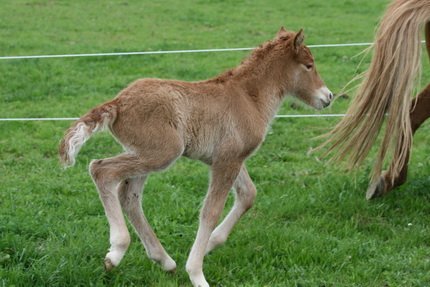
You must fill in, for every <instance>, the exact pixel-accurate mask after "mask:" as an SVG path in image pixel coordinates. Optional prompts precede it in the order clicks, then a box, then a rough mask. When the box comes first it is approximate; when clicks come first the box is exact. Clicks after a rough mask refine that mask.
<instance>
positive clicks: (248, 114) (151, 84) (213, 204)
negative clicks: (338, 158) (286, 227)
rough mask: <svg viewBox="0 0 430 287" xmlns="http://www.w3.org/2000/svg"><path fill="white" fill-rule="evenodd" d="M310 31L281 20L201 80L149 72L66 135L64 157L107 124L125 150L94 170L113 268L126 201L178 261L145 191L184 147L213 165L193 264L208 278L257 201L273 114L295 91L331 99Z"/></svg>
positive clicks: (157, 252) (314, 102)
mask: <svg viewBox="0 0 430 287" xmlns="http://www.w3.org/2000/svg"><path fill="white" fill-rule="evenodd" d="M303 39H304V36H303V31H302V30H301V31H299V32H298V33H293V32H287V31H286V30H285V29H283V28H281V30H280V31H279V32H278V34H277V36H276V37H275V39H273V40H271V41H268V42H266V43H265V44H263V45H262V46H261V47H259V48H257V49H256V50H254V52H253V53H252V54H251V56H250V57H249V58H248V59H246V60H245V61H244V62H243V63H242V64H241V65H239V66H238V67H236V68H234V69H232V70H230V71H227V72H225V73H223V74H221V75H219V76H218V77H215V78H213V79H209V80H206V81H200V82H191V83H190V82H183V81H176V80H160V79H141V80H138V81H136V82H134V83H132V84H131V85H130V86H128V87H127V88H126V89H124V90H123V91H122V92H120V93H119V95H118V96H117V97H116V98H115V99H113V100H111V101H109V102H107V103H105V104H102V105H100V106H98V107H96V108H94V109H93V110H91V111H90V112H88V113H87V114H85V115H84V116H82V117H81V118H80V119H79V120H78V121H76V122H75V123H74V124H73V125H72V126H71V128H70V129H69V130H68V131H67V132H66V135H65V137H64V139H63V140H62V142H61V144H60V157H61V160H62V162H63V163H64V164H65V165H66V166H67V165H73V164H74V162H75V157H76V155H77V153H78V152H79V149H80V148H81V146H82V145H83V144H84V143H85V141H87V140H88V139H89V138H90V137H91V135H92V134H93V133H95V132H97V131H99V130H102V129H103V128H108V129H109V130H110V131H111V133H112V135H113V136H114V137H115V138H116V139H117V141H118V142H120V143H121V144H122V146H123V147H124V149H125V152H124V153H122V154H120V155H118V156H115V157H111V158H106V159H103V160H94V161H92V162H91V164H90V173H91V176H92V178H93V180H94V183H95V184H96V186H97V189H98V192H99V195H100V199H101V201H102V203H103V206H104V209H105V213H106V216H107V219H108V222H109V225H110V244H111V246H110V249H109V252H108V253H107V254H106V257H105V267H106V269H111V268H113V267H114V266H117V265H118V264H119V263H120V261H121V259H122V258H123V256H124V254H125V252H126V250H127V248H128V246H129V244H130V235H129V233H128V230H127V227H126V224H125V220H124V216H123V214H122V211H121V209H123V210H124V211H125V213H126V214H127V216H128V217H129V219H130V221H131V223H132V224H133V225H134V227H135V229H136V231H137V233H138V235H139V237H140V239H141V240H142V243H143V245H144V247H145V249H146V252H147V253H148V256H149V257H150V258H151V259H152V260H154V261H156V262H158V263H160V264H161V266H162V267H163V269H165V270H167V271H171V270H174V269H175V268H176V263H175V261H173V259H172V258H171V257H170V256H169V255H168V254H167V252H166V251H165V249H164V248H163V246H162V245H161V243H160V241H159V240H158V239H157V237H156V235H155V233H154V231H153V230H152V228H151V226H150V225H149V223H148V221H147V220H146V218H145V217H144V214H143V211H142V206H141V196H142V189H143V184H144V182H145V180H146V178H147V177H148V176H149V174H150V173H152V172H156V171H160V170H163V169H165V168H167V167H168V166H169V165H171V164H172V163H173V162H175V160H176V159H177V158H179V157H180V156H187V157H190V158H193V159H197V160H200V161H203V162H204V163H206V164H208V165H209V166H210V170H211V177H212V178H211V182H210V186H209V190H208V193H207V196H206V199H205V202H204V204H203V208H202V209H201V212H200V225H199V229H198V231H197V236H196V239H195V242H194V244H193V247H192V248H191V252H190V255H189V257H188V260H187V264H186V269H187V272H188V274H189V276H190V279H191V282H192V283H193V285H194V286H202V287H205V286H208V283H207V281H206V279H205V277H204V275H203V258H204V255H205V254H206V253H207V252H209V251H211V250H212V249H213V248H215V247H216V246H218V245H220V244H222V243H223V242H225V240H226V239H227V237H228V235H229V233H230V232H231V230H232V228H233V226H234V225H235V224H236V222H237V221H238V220H239V218H240V217H241V216H242V215H243V214H244V213H245V212H246V211H247V210H248V209H249V208H250V207H251V206H252V204H253V201H254V198H255V195H256V189H255V187H254V184H253V183H252V181H251V178H250V177H249V175H248V172H247V170H246V167H245V160H246V158H247V157H249V156H250V155H251V154H252V153H253V152H254V151H255V150H256V149H257V148H258V147H259V145H260V144H261V143H262V141H263V140H264V137H265V135H266V132H267V127H268V125H269V123H270V121H271V120H272V119H273V117H274V116H275V114H276V111H277V110H278V107H279V106H280V104H281V103H282V100H283V99H284V97H285V96H286V95H289V94H291V95H295V96H296V97H298V98H299V99H301V100H303V101H304V102H306V103H307V104H309V105H311V106H313V107H315V108H317V109H322V108H324V107H326V106H328V105H329V104H330V102H331V100H332V99H333V94H332V93H331V92H330V91H329V90H328V89H327V87H326V86H325V85H324V83H323V81H322V80H321V78H320V76H319V75H318V73H317V71H316V67H315V63H314V59H313V57H312V54H311V52H310V50H309V49H308V48H307V47H306V46H305V45H304V44H303ZM232 186H234V188H235V191H236V197H235V198H236V199H235V203H234V206H233V208H232V210H231V211H230V213H229V214H228V215H227V217H226V218H225V219H224V221H223V222H222V223H221V224H220V225H219V226H218V227H217V228H216V229H215V227H216V224H217V222H218V219H219V216H220V214H221V211H222V209H223V207H224V204H225V201H226V197H227V194H228V192H229V190H230V188H231V187H232Z"/></svg>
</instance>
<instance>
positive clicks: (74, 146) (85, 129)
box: [66, 122, 92, 166]
mask: <svg viewBox="0 0 430 287" xmlns="http://www.w3.org/2000/svg"><path fill="white" fill-rule="evenodd" d="M89 130H90V127H89V126H87V125H86V124H85V123H83V122H80V123H78V124H77V125H76V126H75V127H74V129H73V130H72V131H71V133H70V134H71V136H70V138H69V141H68V143H67V147H68V149H67V151H66V152H67V157H68V158H69V164H68V166H73V165H74V164H75V158H76V156H77V155H78V153H79V150H80V149H81V147H82V146H83V145H84V143H85V142H86V141H87V140H88V139H89V138H90V136H91V133H92V132H90V131H89Z"/></svg>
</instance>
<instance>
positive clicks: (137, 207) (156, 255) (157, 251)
mask: <svg viewBox="0 0 430 287" xmlns="http://www.w3.org/2000/svg"><path fill="white" fill-rule="evenodd" d="M145 180H146V176H140V177H135V178H129V179H126V180H123V181H122V182H121V184H120V186H119V199H120V202H121V206H122V207H123V209H124V211H125V213H126V214H127V216H128V218H129V220H130V222H131V223H132V224H133V226H134V228H135V229H136V232H137V234H138V235H139V238H140V240H141V241H142V243H143V246H144V247H145V250H146V253H147V254H148V257H149V258H151V259H152V260H154V261H156V262H158V263H160V264H161V265H162V267H163V269H164V270H166V271H173V270H175V269H176V263H175V261H173V259H172V258H171V257H170V256H169V254H167V252H166V251H165V250H164V248H163V246H162V245H161V243H160V241H159V240H158V238H157V236H156V235H155V233H154V231H153V230H152V228H151V226H150V225H149V223H148V221H147V220H146V218H145V215H144V213H143V209H142V192H143V184H144V182H145Z"/></svg>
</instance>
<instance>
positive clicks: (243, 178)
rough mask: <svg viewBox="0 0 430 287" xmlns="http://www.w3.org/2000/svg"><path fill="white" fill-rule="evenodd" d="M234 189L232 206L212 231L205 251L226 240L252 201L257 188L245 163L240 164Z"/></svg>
mask: <svg viewBox="0 0 430 287" xmlns="http://www.w3.org/2000/svg"><path fill="white" fill-rule="evenodd" d="M234 189H235V194H236V197H235V201H234V205H233V208H232V209H231V210H230V212H229V213H228V215H227V216H226V218H225V219H224V220H223V222H222V223H221V224H220V225H218V227H217V228H216V229H215V230H214V231H213V232H212V234H211V237H210V239H209V242H208V246H207V247H206V253H208V252H210V251H211V250H213V249H214V248H215V247H217V246H219V245H221V244H223V243H224V242H225V241H226V240H227V237H228V236H229V234H230V233H231V230H232V229H233V227H234V225H235V224H236V223H237V222H238V221H239V219H240V218H241V216H242V215H243V214H244V213H245V212H246V211H248V209H250V208H251V207H252V205H253V203H254V199H255V196H256V194H257V190H256V189H255V186H254V184H253V182H252V180H251V178H250V177H249V174H248V171H247V170H246V167H245V165H243V166H242V169H241V170H240V173H239V175H238V177H237V178H236V181H235V182H234Z"/></svg>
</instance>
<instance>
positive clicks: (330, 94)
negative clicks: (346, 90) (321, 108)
mask: <svg viewBox="0 0 430 287" xmlns="http://www.w3.org/2000/svg"><path fill="white" fill-rule="evenodd" d="M333 98H334V96H333V93H332V92H330V93H329V94H328V99H329V100H330V101H331V100H333Z"/></svg>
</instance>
